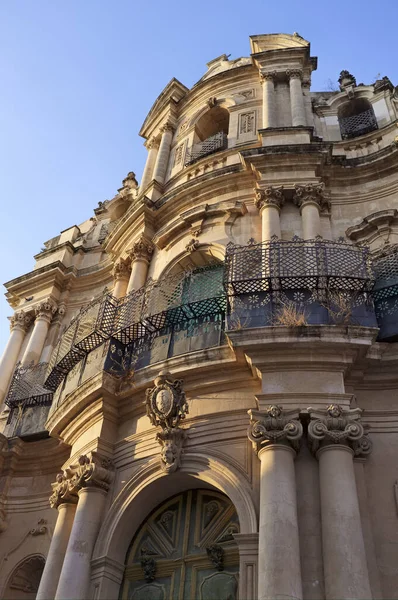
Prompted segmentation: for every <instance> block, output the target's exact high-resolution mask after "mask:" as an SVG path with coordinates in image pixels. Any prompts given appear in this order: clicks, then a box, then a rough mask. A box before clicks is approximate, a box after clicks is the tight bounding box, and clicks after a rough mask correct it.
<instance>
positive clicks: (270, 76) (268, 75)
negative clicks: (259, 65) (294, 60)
mask: <svg viewBox="0 0 398 600" xmlns="http://www.w3.org/2000/svg"><path fill="white" fill-rule="evenodd" d="M276 75H277V73H276V71H267V72H265V73H263V72H261V73H260V81H261V83H264V81H275V79H276Z"/></svg>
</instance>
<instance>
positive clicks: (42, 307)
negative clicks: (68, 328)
mask: <svg viewBox="0 0 398 600" xmlns="http://www.w3.org/2000/svg"><path fill="white" fill-rule="evenodd" d="M57 308H58V307H57V305H56V304H55V302H54V301H53V300H51V298H47V300H43V302H40V303H39V304H37V306H36V307H35V315H36V319H43V320H44V321H48V322H49V323H50V322H51V319H52V318H53V316H54V315H55V313H56V312H57Z"/></svg>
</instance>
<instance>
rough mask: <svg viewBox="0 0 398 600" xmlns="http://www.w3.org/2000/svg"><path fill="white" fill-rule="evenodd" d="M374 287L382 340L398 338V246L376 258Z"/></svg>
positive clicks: (380, 338)
mask: <svg viewBox="0 0 398 600" xmlns="http://www.w3.org/2000/svg"><path fill="white" fill-rule="evenodd" d="M374 271H375V277H376V283H375V286H374V288H373V300H374V303H375V310H376V317H377V322H378V325H379V327H380V331H379V337H378V339H379V340H380V341H397V340H398V247H396V246H394V247H391V249H390V250H389V252H388V253H387V254H385V255H384V256H380V257H378V258H376V259H375V260H374Z"/></svg>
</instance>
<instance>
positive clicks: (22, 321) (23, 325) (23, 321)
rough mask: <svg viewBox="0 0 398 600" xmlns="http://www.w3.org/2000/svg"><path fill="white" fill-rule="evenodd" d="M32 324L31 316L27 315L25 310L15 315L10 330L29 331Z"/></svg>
mask: <svg viewBox="0 0 398 600" xmlns="http://www.w3.org/2000/svg"><path fill="white" fill-rule="evenodd" d="M31 322H32V317H31V315H29V314H27V313H25V312H24V311H23V310H20V311H18V312H16V313H14V314H13V316H12V317H11V319H10V330H11V331H12V330H13V329H14V328H18V329H22V331H25V332H26V331H27V330H28V329H29V326H30V324H31Z"/></svg>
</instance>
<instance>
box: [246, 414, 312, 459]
mask: <svg viewBox="0 0 398 600" xmlns="http://www.w3.org/2000/svg"><path fill="white" fill-rule="evenodd" d="M248 414H249V416H250V425H249V429H248V432H247V435H248V437H249V440H250V441H251V442H252V444H253V449H254V450H255V452H256V453H257V454H258V453H259V451H260V450H261V449H262V448H265V447H267V446H269V445H271V444H283V445H285V446H290V447H292V448H293V450H295V451H296V452H298V450H299V447H300V439H301V437H302V435H303V426H302V425H301V423H300V421H299V420H298V417H299V411H298V410H283V408H282V407H281V406H277V405H271V406H269V407H268V408H267V409H265V411H258V410H252V409H250V410H249V411H248Z"/></svg>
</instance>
